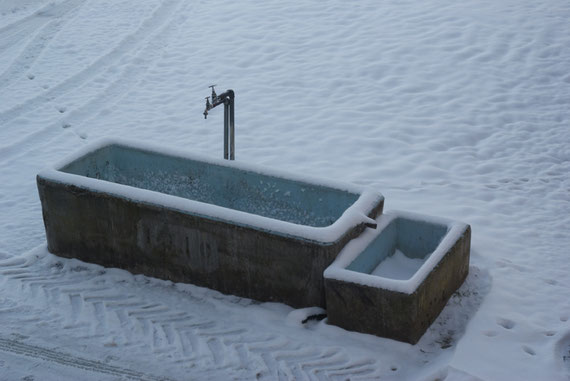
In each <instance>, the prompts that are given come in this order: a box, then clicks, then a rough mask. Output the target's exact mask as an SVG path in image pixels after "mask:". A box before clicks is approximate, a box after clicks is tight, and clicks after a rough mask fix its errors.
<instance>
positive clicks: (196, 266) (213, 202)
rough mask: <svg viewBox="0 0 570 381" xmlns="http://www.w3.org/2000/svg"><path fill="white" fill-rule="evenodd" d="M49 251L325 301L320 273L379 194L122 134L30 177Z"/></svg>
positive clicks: (369, 215) (378, 203)
mask: <svg viewBox="0 0 570 381" xmlns="http://www.w3.org/2000/svg"><path fill="white" fill-rule="evenodd" d="M37 183H38V190H39V194H40V199H41V203H42V211H43V218H44V224H45V228H46V235H47V241H48V249H49V251H50V252H52V253H54V254H57V255H60V256H63V257H70V258H78V259H81V260H83V261H86V262H94V263H98V264H101V265H103V266H108V267H119V268H123V269H126V270H129V271H131V272H133V273H142V274H146V275H149V276H153V277H157V278H162V279H168V280H172V281H175V282H186V283H193V284H196V285H200V286H205V287H209V288H213V289H216V290H219V291H221V292H223V293H227V294H234V295H239V296H244V297H248V298H252V299H257V300H261V301H278V302H283V303H286V304H289V305H291V306H293V307H308V306H320V307H325V291H324V280H323V272H324V270H325V269H326V268H327V266H329V265H330V264H331V263H332V262H333V260H334V259H335V258H336V256H337V254H338V253H339V252H340V250H341V249H342V248H343V247H344V246H345V244H346V243H347V242H348V241H350V240H351V239H352V238H355V237H357V236H358V235H360V234H361V233H362V231H364V230H365V228H366V224H371V223H372V224H375V221H374V218H376V217H377V216H378V215H379V214H381V213H382V207H383V204H384V197H383V196H382V195H381V194H380V193H378V192H374V191H371V190H366V189H363V188H360V187H355V186H352V185H347V184H344V183H337V182H329V181H317V180H315V179H312V178H304V177H302V176H298V175H291V174H288V173H280V172H277V171H269V170H267V169H265V168H261V167H258V166H253V165H247V164H243V163H239V162H237V163H236V162H235V161H227V160H215V159H211V158H204V157H198V156H194V155H189V154H187V153H186V152H180V151H174V150H165V149H164V148H163V147H155V146H150V145H148V144H143V143H133V142H127V141H119V140H103V141H100V142H98V143H95V144H92V145H90V146H87V147H85V148H84V149H82V150H81V151H80V152H78V153H77V154H75V155H73V156H72V157H69V158H67V159H65V160H64V161H62V162H61V163H59V164H58V165H56V166H55V167H54V168H51V169H47V170H45V171H43V172H41V173H40V174H39V175H38V177H37Z"/></svg>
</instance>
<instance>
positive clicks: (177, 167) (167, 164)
mask: <svg viewBox="0 0 570 381" xmlns="http://www.w3.org/2000/svg"><path fill="white" fill-rule="evenodd" d="M60 170H61V171H63V172H67V173H71V174H75V175H80V176H86V177H90V178H96V179H100V180H104V181H109V182H113V183H118V184H123V185H128V186H131V187H136V188H142V189H147V190H151V191H156V192H161V193H165V194H169V195H173V196H178V197H183V198H187V199H191V200H195V201H199V202H203V203H208V204H213V205H217V206H221V207H225V208H229V209H234V210H239V211H242V212H247V213H251V214H256V215H260V216H264V217H269V218H273V219H277V220H281V221H286V222H291V223H295V224H300V225H305V226H313V227H325V226H329V225H331V224H333V223H334V222H335V221H336V220H337V219H338V218H339V217H340V216H341V215H342V213H343V212H344V211H345V210H346V209H347V208H349V207H350V206H351V205H352V204H353V203H354V202H355V201H356V200H357V199H358V197H359V194H356V193H351V192H348V191H344V190H340V189H334V188H330V187H327V186H321V185H315V184H310V183H306V182H302V181H295V180H289V179H284V178H280V177H276V176H270V175H265V174H260V173H257V172H253V171H249V170H245V169H240V168H235V167H229V166H224V165H220V164H214V163H209V162H205V161H200V160H190V159H188V158H182V157H177V156H175V155H167V154H161V153H157V152H151V151H146V150H144V149H139V148H134V147H128V146H122V145H117V144H115V145H110V146H106V147H103V148H100V149H98V150H95V151H93V152H90V153H89V154H86V155H84V156H82V157H80V158H79V159H77V160H75V161H73V162H71V163H69V164H67V165H66V166H64V167H63V168H61V169H60Z"/></svg>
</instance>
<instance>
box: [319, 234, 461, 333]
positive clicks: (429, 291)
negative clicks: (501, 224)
mask: <svg viewBox="0 0 570 381" xmlns="http://www.w3.org/2000/svg"><path fill="white" fill-rule="evenodd" d="M470 246H471V228H470V227H469V226H468V225H467V227H466V229H465V231H464V233H463V234H462V235H461V236H460V238H459V239H458V240H457V242H456V243H455V244H454V245H453V247H452V248H451V249H450V250H449V251H447V253H446V254H445V255H444V256H443V258H442V259H441V261H440V262H439V264H438V265H437V266H436V267H435V268H433V269H432V271H431V272H430V273H429V274H428V275H427V277H426V278H425V279H424V281H423V282H422V283H421V284H420V285H419V287H418V288H417V289H416V291H415V292H413V293H412V294H406V293H402V292H395V291H390V290H386V289H382V288H375V287H369V286H365V285H360V284H355V283H351V282H346V281H340V280H336V279H329V278H325V285H326V301H327V313H328V323H329V324H333V325H337V326H339V327H342V328H345V329H347V330H350V331H358V332H363V333H369V334H373V335H377V336H382V337H387V338H390V339H395V340H399V341H405V342H408V343H411V344H415V343H417V342H418V340H419V339H420V338H421V337H422V335H423V334H424V332H425V331H426V330H427V328H428V327H429V326H430V325H431V324H432V323H433V321H434V320H435V319H436V318H437V316H438V315H439V314H440V312H441V310H442V309H443V307H445V304H446V303H447V301H448V300H449V298H450V297H451V295H452V294H453V293H454V292H455V291H456V290H457V289H458V288H459V287H460V286H461V284H462V283H463V281H464V280H465V278H466V277H467V273H468V271H469V253H470Z"/></svg>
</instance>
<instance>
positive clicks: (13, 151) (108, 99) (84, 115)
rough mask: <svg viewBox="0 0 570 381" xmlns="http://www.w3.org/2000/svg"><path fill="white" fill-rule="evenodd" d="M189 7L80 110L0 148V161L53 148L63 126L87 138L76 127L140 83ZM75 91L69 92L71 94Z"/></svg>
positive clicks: (182, 7) (182, 8)
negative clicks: (179, 18)
mask: <svg viewBox="0 0 570 381" xmlns="http://www.w3.org/2000/svg"><path fill="white" fill-rule="evenodd" d="M188 6H189V4H188V3H185V2H184V3H182V4H181V5H180V3H178V6H176V7H174V8H175V10H174V11H171V13H172V15H173V17H171V18H169V19H168V21H167V22H165V23H163V25H161V26H160V27H159V28H158V31H157V32H156V33H155V35H154V36H152V37H151V38H149V39H148V40H149V41H148V43H147V44H146V45H145V46H142V47H140V48H138V52H137V54H136V55H135V56H134V57H133V58H132V59H131V60H130V63H129V64H128V65H125V67H124V69H123V70H122V72H121V74H120V75H119V76H118V78H116V79H115V80H114V81H113V82H111V83H110V84H108V86H106V87H105V88H104V89H103V90H101V91H99V92H98V93H97V94H95V95H94V96H93V97H91V98H90V99H89V100H88V101H87V102H86V103H85V104H83V105H81V106H80V107H79V108H76V109H74V110H70V111H68V112H67V113H66V116H65V118H64V119H63V120H59V121H57V122H54V123H51V124H49V125H47V126H46V127H43V128H40V129H36V130H35V131H34V132H32V133H30V134H28V135H25V136H24V137H22V138H20V139H18V140H17V141H16V142H13V143H10V144H7V145H5V146H3V147H0V157H2V159H0V161H2V162H7V161H13V160H16V159H18V158H21V157H23V156H25V155H27V154H28V152H29V151H31V150H37V149H38V147H43V146H49V145H51V144H52V142H53V141H54V139H59V136H60V135H59V134H60V133H61V132H62V127H63V128H65V129H66V128H69V127H73V128H72V129H71V130H72V131H73V132H75V134H76V135H78V136H79V137H80V138H82V139H85V138H86V135H85V134H83V133H81V132H77V131H76V129H75V127H76V126H79V125H84V124H86V123H87V122H88V121H89V120H92V119H94V118H96V117H97V116H98V115H99V114H100V113H101V112H103V110H105V109H107V108H108V107H110V106H112V105H114V104H116V103H118V102H119V101H120V100H121V99H122V98H123V97H124V96H125V95H126V94H127V93H128V91H129V90H130V89H131V88H132V87H133V86H134V85H135V84H136V83H137V82H138V81H139V80H140V77H141V75H142V74H143V73H144V72H146V71H147V70H148V68H149V67H150V66H151V64H152V63H153V61H154V60H155V59H156V58H157V57H158V56H159V55H160V52H161V48H162V47H163V41H164V40H165V39H168V35H169V34H170V33H172V29H173V27H176V26H177V22H176V21H177V20H178V18H177V17H174V15H178V14H180V13H184V12H186V9H187V7H188ZM133 50H137V48H135V47H134V48H133ZM117 59H118V58H117ZM112 68H113V66H110V67H109V68H106V69H105V71H103V72H102V73H100V74H98V77H97V76H96V77H94V78H91V79H90V81H92V80H95V79H96V78H99V77H100V78H102V79H103V80H105V79H106V77H107V75H106V72H107V70H109V69H112ZM73 90H75V89H70V92H72V91H73ZM62 95H63V94H62Z"/></svg>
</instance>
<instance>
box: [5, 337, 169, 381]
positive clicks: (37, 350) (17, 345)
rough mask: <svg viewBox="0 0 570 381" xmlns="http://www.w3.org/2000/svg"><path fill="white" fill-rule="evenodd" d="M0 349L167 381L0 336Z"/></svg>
mask: <svg viewBox="0 0 570 381" xmlns="http://www.w3.org/2000/svg"><path fill="white" fill-rule="evenodd" d="M0 350H1V351H5V352H11V353H15V354H17V355H20V356H26V357H32V358H35V359H39V360H43V361H47V362H53V363H57V364H61V365H65V366H69V367H73V368H79V369H81V370H86V371H90V372H96V373H103V374H108V375H112V376H118V377H126V378H128V379H131V380H141V381H143V380H145V381H146V380H149V381H167V379H165V378H164V377H155V376H152V375H148V374H145V373H141V372H137V371H135V370H131V369H126V368H121V367H118V366H113V365H108V364H105V363H102V362H99V361H93V360H88V359H86V358H83V357H78V356H74V355H70V354H67V353H64V352H60V351H57V350H54V349H48V348H44V347H39V346H35V345H31V344H26V343H22V342H20V341H17V340H11V339H6V338H2V337H0Z"/></svg>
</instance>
